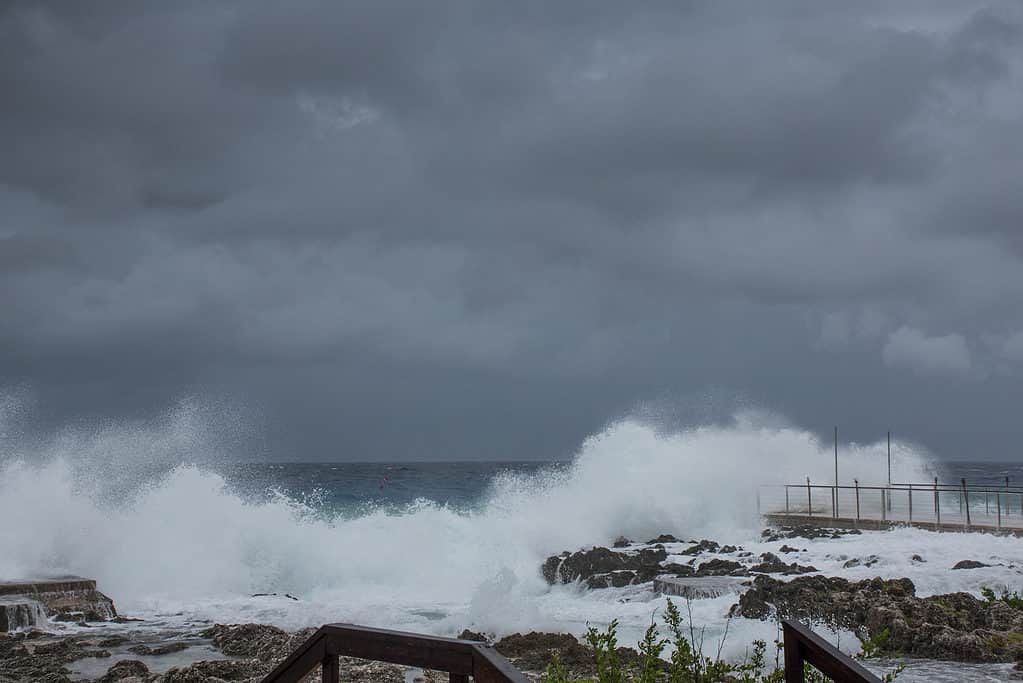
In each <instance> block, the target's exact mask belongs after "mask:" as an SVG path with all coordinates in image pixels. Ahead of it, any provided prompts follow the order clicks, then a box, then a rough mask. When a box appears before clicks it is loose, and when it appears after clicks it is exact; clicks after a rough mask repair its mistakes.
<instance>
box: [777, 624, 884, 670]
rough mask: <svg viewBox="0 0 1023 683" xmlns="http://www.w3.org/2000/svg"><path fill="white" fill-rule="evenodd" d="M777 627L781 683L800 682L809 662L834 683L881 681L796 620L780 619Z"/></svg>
mask: <svg viewBox="0 0 1023 683" xmlns="http://www.w3.org/2000/svg"><path fill="white" fill-rule="evenodd" d="M781 627H782V642H783V645H784V647H785V683H804V680H805V677H804V673H803V665H804V664H810V665H811V666H813V667H814V668H815V669H817V670H818V671H820V672H821V673H822V674H824V675H825V676H827V677H828V678H830V679H831V680H832V681H834V682H835V683H881V679H880V678H878V677H877V676H875V675H874V674H872V673H870V672H869V671H867V670H866V669H865V668H863V665H862V664H860V663H859V662H857V661H856V660H855V659H853V658H852V657H850V656H849V655H846V654H843V653H842V652H841V651H840V650H839V649H838V648H836V647H835V646H834V645H832V644H831V643H829V642H828V641H826V640H824V639H823V638H821V637H820V636H819V635H817V634H816V633H814V632H813V631H811V630H810V629H808V628H807V627H806V626H803V625H802V624H800V623H799V622H798V621H783V622H782V624H781Z"/></svg>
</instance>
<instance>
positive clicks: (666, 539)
mask: <svg viewBox="0 0 1023 683" xmlns="http://www.w3.org/2000/svg"><path fill="white" fill-rule="evenodd" d="M656 543H682V541H681V540H680V539H677V538H675V537H674V536H672V535H671V534H661V535H660V536H658V537H657V538H652V539H650V540H649V541H647V542H646V544H647V545H654V544H656Z"/></svg>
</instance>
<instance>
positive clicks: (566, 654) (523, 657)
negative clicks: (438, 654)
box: [494, 632, 642, 677]
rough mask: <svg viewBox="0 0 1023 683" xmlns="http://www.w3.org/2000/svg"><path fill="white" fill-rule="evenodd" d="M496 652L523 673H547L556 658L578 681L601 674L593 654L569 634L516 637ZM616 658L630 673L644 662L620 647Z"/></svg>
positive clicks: (501, 642) (499, 643) (499, 645)
mask: <svg viewBox="0 0 1023 683" xmlns="http://www.w3.org/2000/svg"><path fill="white" fill-rule="evenodd" d="M494 649H495V650H497V651H498V652H499V653H500V654H502V655H504V656H505V657H507V658H508V659H509V660H510V661H511V663H512V664H513V665H514V666H515V667H517V668H518V669H520V670H522V671H527V672H534V673H536V672H542V671H545V670H546V669H547V665H548V664H549V663H550V662H551V661H552V660H553V658H554V655H555V654H556V655H557V656H558V659H560V660H561V663H562V665H563V666H564V667H565V669H566V670H567V671H568V672H569V673H570V674H572V675H573V676H575V677H581V676H592V675H593V674H595V673H596V672H597V670H596V664H595V662H594V656H593V650H591V649H590V648H589V647H587V646H586V645H584V644H583V643H580V642H579V641H578V640H576V639H575V637H574V636H571V635H568V634H565V633H537V632H533V633H526V634H519V633H516V634H514V635H510V636H507V637H505V638H502V639H501V640H499V641H497V642H496V643H494ZM615 654H616V655H617V656H618V661H619V662H620V664H621V666H622V668H623V669H624V670H625V671H626V672H629V671H636V670H638V668H639V666H640V664H641V661H642V660H641V659H640V656H639V653H638V652H636V651H635V650H633V649H632V648H627V647H620V648H618V649H617V650H615Z"/></svg>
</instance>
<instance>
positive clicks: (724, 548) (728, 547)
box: [718, 545, 738, 555]
mask: <svg viewBox="0 0 1023 683" xmlns="http://www.w3.org/2000/svg"><path fill="white" fill-rule="evenodd" d="M737 550H738V548H736V547H735V546H734V545H723V546H721V550H719V551H718V552H720V553H723V554H725V555H728V554H730V553H734V552H735V551H737Z"/></svg>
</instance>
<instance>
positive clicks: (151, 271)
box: [0, 0, 1023, 458]
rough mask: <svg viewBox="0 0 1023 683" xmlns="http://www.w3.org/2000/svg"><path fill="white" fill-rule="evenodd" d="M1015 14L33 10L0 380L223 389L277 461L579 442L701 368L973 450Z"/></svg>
mask: <svg viewBox="0 0 1023 683" xmlns="http://www.w3.org/2000/svg"><path fill="white" fill-rule="evenodd" d="M740 17H741V19H742V20H741V21H740V20H738V19H739V18H740ZM1021 26H1023V22H1021V17H1020V15H1019V12H1018V10H1016V9H1014V8H1013V6H1012V4H1011V3H1002V2H984V1H980V0H978V1H977V2H975V3H961V2H948V3H933V2H920V3H916V2H908V3H900V5H899V6H898V7H893V6H892V5H891V3H887V2H880V1H878V2H867V3H857V4H855V5H853V4H849V3H838V2H821V3H813V4H812V5H811V6H809V7H808V6H807V5H806V4H805V3H788V2H780V3H771V4H769V5H767V4H762V3H716V2H715V3H710V2H690V3H675V2H672V3H651V4H648V5H645V6H644V7H642V8H637V7H635V6H632V5H627V4H622V3H610V2H609V3H595V4H594V3H586V4H578V3H574V2H565V3H556V4H553V5H552V4H551V3H543V2H524V3H516V4H515V5H514V6H508V7H503V8H497V7H494V6H489V7H484V6H481V5H479V4H477V3H473V2H469V1H468V0H453V1H452V2H445V3H441V4H431V5H423V4H422V3H379V2H357V3H343V4H338V3H322V2H312V1H308V2H301V3H298V4H291V5H288V6H287V7H284V6H282V5H280V4H277V3H270V2H249V3H227V4H222V5H217V6H211V5H209V4H207V3H198V2H196V3H175V4H173V5H168V4H166V3H155V2H153V3H146V2H140V3H105V4H103V5H102V7H101V8H100V7H91V8H90V11H87V12H86V11H84V10H81V9H80V8H79V9H76V5H75V4H67V3H44V2H29V1H19V2H15V3H8V4H6V5H5V6H4V8H3V9H0V147H2V149H4V151H5V154H3V155H2V156H0V208H2V209H3V210H2V211H0V384H3V383H6V382H11V383H19V384H20V383H27V384H29V385H31V386H32V387H34V388H35V390H36V391H38V393H39V394H40V401H39V405H40V406H41V410H43V411H44V412H46V414H47V417H46V418H45V420H43V422H46V423H47V424H57V423H59V422H60V421H61V420H66V419H71V418H77V417H80V416H83V415H92V414H100V415H103V416H107V417H109V416H115V417H116V416H118V415H122V414H124V415H132V416H136V414H137V413H145V412H158V411H159V410H161V409H163V408H165V407H166V406H173V405H175V401H177V400H179V399H180V396H181V395H183V394H188V393H194V394H197V395H206V394H210V395H216V396H223V397H225V398H226V399H231V400H238V401H241V402H245V403H247V404H251V405H252V406H253V407H254V409H255V410H256V412H258V413H260V414H264V415H267V416H268V419H267V422H268V423H272V425H273V426H272V429H270V428H268V429H269V432H268V433H271V434H272V435H271V436H270V437H268V438H269V439H270V441H271V442H272V448H271V450H272V451H273V452H275V453H278V454H279V457H301V455H300V454H301V453H302V452H306V453H309V454H310V456H309V457H326V456H325V455H324V454H325V453H328V452H333V451H332V449H331V448H330V444H333V443H344V444H347V445H348V447H349V448H350V449H351V450H350V454H349V455H346V456H345V457H352V458H358V457H370V455H372V457H400V456H401V455H402V454H403V453H404V454H414V455H415V456H416V457H422V456H425V455H429V454H430V453H431V452H432V451H431V449H434V451H435V452H441V451H443V452H444V453H446V454H448V455H449V457H454V456H458V457H484V455H483V454H489V455H490V456H492V457H521V456H523V455H527V456H535V457H551V456H556V455H562V456H563V455H565V454H566V451H567V450H570V449H571V447H572V445H571V444H573V443H574V442H576V440H577V439H579V438H581V436H582V435H584V434H585V433H586V432H587V431H591V430H593V429H597V428H599V427H600V426H601V425H602V424H603V423H604V422H605V421H606V420H608V419H611V418H613V417H614V416H615V415H619V414H622V412H624V411H627V410H629V408H630V407H631V406H632V405H633V404H635V403H636V402H640V401H649V400H654V401H670V400H679V401H682V402H685V401H687V400H690V398H691V397H692V396H693V395H697V396H699V395H703V394H704V393H706V392H707V391H713V392H716V393H717V394H718V395H725V394H734V395H736V396H742V397H749V400H750V401H760V402H762V403H763V404H764V405H765V406H766V407H767V408H768V409H772V410H777V411H779V412H782V413H785V414H787V415H789V416H790V417H791V418H792V419H793V420H794V421H796V422H797V423H800V424H804V425H807V426H809V427H810V428H819V427H820V426H821V425H825V426H827V425H831V424H833V423H834V422H835V421H836V419H838V418H837V417H836V415H843V416H847V419H848V420H850V421H855V422H856V423H858V424H860V425H862V429H864V431H865V433H869V432H870V430H875V431H876V430H877V429H881V428H882V427H883V425H884V424H885V423H887V426H888V427H894V428H896V429H899V430H900V431H901V427H902V426H903V425H904V426H905V429H906V430H907V431H909V432H912V433H911V434H908V436H911V437H912V438H917V439H919V440H921V441H923V442H924V443H927V444H928V445H929V446H930V447H931V448H933V449H934V450H936V451H939V452H942V451H943V449H945V450H946V452H948V453H949V454H950V455H955V454H956V452H957V451H958V450H959V449H960V448H962V447H963V446H964V444H966V443H968V442H969V439H970V438H972V437H975V436H977V434H978V433H982V432H985V431H986V432H988V433H990V434H995V433H998V432H999V430H1001V433H1004V432H1005V429H1004V425H1005V424H1008V422H1007V421H1010V420H1011V419H1012V418H1011V416H1009V415H1008V414H1007V413H1005V411H1004V410H1003V408H1002V406H1003V404H1004V401H1005V397H1006V396H1010V397H1016V398H1023V394H1021V390H1020V389H1019V387H1018V386H1016V385H1015V384H1013V382H1014V381H1015V380H1017V379H1018V377H1019V373H1020V372H1023V368H1021V367H1019V366H1018V364H1015V363H1011V362H1008V363H1007V364H1006V366H1005V371H1004V372H1001V373H996V374H993V375H991V376H988V375H987V374H986V373H985V369H986V368H988V367H993V366H994V365H995V364H996V363H997V362H999V361H998V360H997V359H1001V362H1004V361H1005V359H1006V358H1007V357H1010V356H1012V351H1011V349H1013V348H1015V347H1014V346H1013V345H1012V343H1010V342H1009V341H1004V340H1011V339H1013V337H1012V335H1013V334H1014V333H1015V332H1016V331H1018V330H1019V329H1023V319H1021V318H1020V313H1019V306H1018V302H1019V301H1020V300H1021V297H1023V268H1021V258H1023V249H1021V243H1020V241H1019V240H1020V231H1019V229H1018V224H1019V221H1018V218H1019V216H1021V215H1023V200H1021V199H1020V197H1023V192H1019V191H1017V189H1019V188H1017V185H1018V179H1019V178H1021V177H1023V173H1021V172H1020V171H1021V170H1023V169H1021V168H1020V159H1021V158H1023V156H1021V155H1020V154H1018V153H1017V152H1018V151H1019V150H1018V143H1017V142H1016V140H1018V139H1023V135H1020V133H1021V132H1023V131H1021V130H1020V123H1019V122H1020V121H1021V120H1023V98H1021V97H1020V96H1019V93H1020V92H1023V90H1021V89H1020V84H1021V83H1020V80H1021V74H1020V71H1019V65H1020V63H1021V59H1023V51H1021V49H1020V41H1019V40H1018V37H1019V35H1020V27H1021ZM923 330H926V331H929V333H924V332H922V331H923ZM934 331H943V332H940V333H938V332H934ZM949 331H951V334H949ZM986 339H997V340H1002V341H999V342H998V343H992V344H987V342H985V340H986ZM1003 341H1004V344H1003ZM999 344H1002V345H1001V346H1000V345H999ZM904 370H906V371H904ZM893 376H894V377H897V378H898V380H897V381H898V384H891V383H893V382H895V381H896V380H894V379H893ZM964 377H969V378H971V379H972V380H973V381H971V382H962V381H961V380H962V379H963V378H964ZM935 383H947V384H948V385H949V386H955V387H957V391H959V392H964V393H960V394H958V395H959V396H961V397H962V398H961V400H959V399H956V398H954V397H944V398H942V399H940V400H939V399H938V398H936V397H935V393H936V392H934V391H933V389H934V386H935ZM965 385H969V387H970V388H969V389H964V388H963V387H964V386H965ZM880 386H884V387H885V390H884V391H883V392H880V393H881V394H883V396H881V397H880V398H879V397H878V393H879V392H878V387H880ZM965 392H974V393H971V394H970V395H969V396H967V395H966V393H965ZM985 392H986V393H985ZM823 394H827V395H826V396H824V395H823ZM868 399H869V400H868ZM744 400H745V399H744ZM943 401H944V402H943ZM850 404H855V405H856V406H858V407H855V408H851V407H850ZM47 411H49V412H47ZM417 411H419V412H418V413H417ZM956 411H960V412H962V413H963V414H966V415H969V416H971V417H972V418H973V419H972V424H973V425H974V426H972V427H970V428H969V429H968V430H966V431H964V432H963V433H961V434H955V433H953V434H949V433H948V431H947V430H944V429H943V428H942V427H939V426H936V423H938V422H941V421H942V420H941V419H940V416H941V415H945V416H947V415H949V414H952V413H953V412H956ZM936 414H937V415H939V417H938V418H935V415H936ZM893 423H894V424H893ZM854 429H855V427H852V426H851V427H850V430H854ZM969 430H973V431H972V432H969ZM967 432H969V433H967ZM384 433H386V438H385V437H383V436H381V434H384ZM850 433H852V431H851V432H850ZM868 435H869V434H868ZM978 438H988V439H994V438H996V437H993V436H990V435H989V436H983V435H981V436H980V437H978ZM374 439H379V440H380V443H379V444H378V447H377V446H375V445H374ZM385 442H386V443H385ZM296 453H298V454H297V455H296ZM360 453H361V454H363V456H360V455H359V454H360ZM313 454H315V456H314V455H313ZM271 456H272V453H271V454H270V455H268V456H267V457H271Z"/></svg>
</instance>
